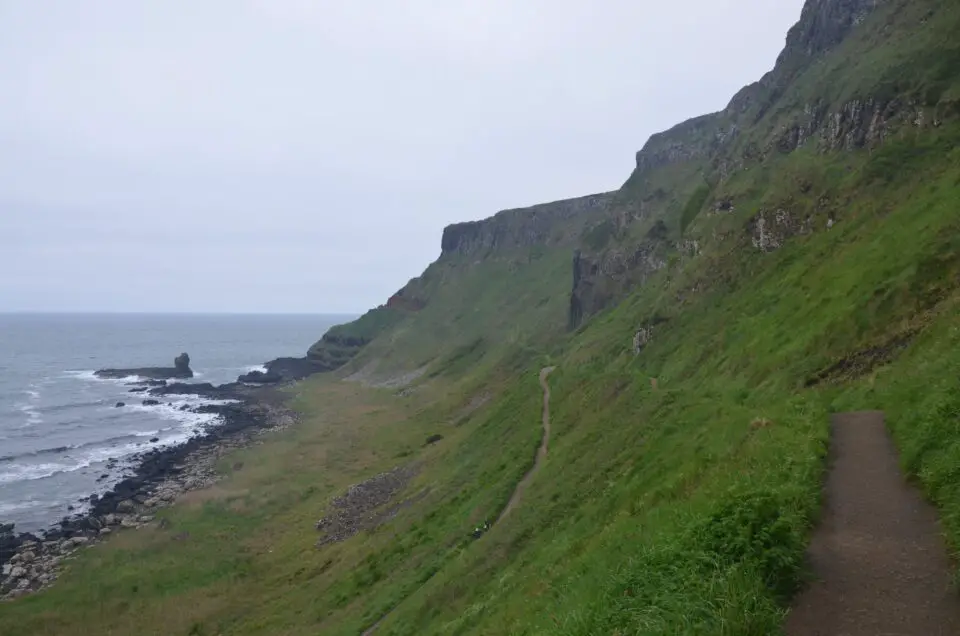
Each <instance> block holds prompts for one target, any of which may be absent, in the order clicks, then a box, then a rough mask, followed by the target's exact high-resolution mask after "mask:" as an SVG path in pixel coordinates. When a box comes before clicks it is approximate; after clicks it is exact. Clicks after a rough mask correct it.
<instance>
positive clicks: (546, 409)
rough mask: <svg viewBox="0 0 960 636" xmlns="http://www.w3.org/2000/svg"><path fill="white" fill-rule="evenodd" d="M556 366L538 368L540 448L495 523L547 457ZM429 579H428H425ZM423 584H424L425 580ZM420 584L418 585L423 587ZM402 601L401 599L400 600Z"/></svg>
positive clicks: (374, 627)
mask: <svg viewBox="0 0 960 636" xmlns="http://www.w3.org/2000/svg"><path fill="white" fill-rule="evenodd" d="M554 369H556V367H545V368H543V369H540V388H541V389H543V415H542V416H541V420H540V421H541V422H542V423H543V437H542V438H541V440H540V448H539V450H537V457H536V459H535V460H534V461H533V466H532V467H531V468H530V470H529V471H527V474H526V475H524V476H523V479H521V480H520V482H519V483H518V484H517V487H516V488H514V490H513V494H512V495H511V496H510V501H509V502H507V506H506V507H505V508H504V509H503V512H501V513H500V516H499V517H497V523H499V522H500V521H502V520H503V518H504V517H506V516H507V515H508V514H509V513H510V511H511V510H513V509H514V508H515V507H516V506H517V504H519V503H520V498H521V496H522V495H523V492H524V491H525V490H526V489H527V486H529V485H530V482H531V481H533V476H534V475H535V474H536V472H537V470H538V469H539V468H540V465H541V464H542V463H543V460H544V459H546V458H547V449H548V448H549V445H550V385H549V384H548V383H547V378H548V377H549V376H550V374H551V373H553V370H554ZM427 580H428V581H429V579H427ZM423 585H426V581H425V582H424V584H423ZM423 585H421V586H420V587H423ZM401 602H402V601H401ZM391 612H393V610H390V611H389V612H387V613H386V614H384V615H383V616H382V617H381V618H380V620H378V621H377V622H376V623H374V624H373V625H371V626H370V627H368V628H367V629H366V631H364V632H363V634H362V636H372V634H374V633H375V632H376V631H377V628H378V627H380V624H381V623H383V621H385V620H386V619H387V617H388V616H390V613H391Z"/></svg>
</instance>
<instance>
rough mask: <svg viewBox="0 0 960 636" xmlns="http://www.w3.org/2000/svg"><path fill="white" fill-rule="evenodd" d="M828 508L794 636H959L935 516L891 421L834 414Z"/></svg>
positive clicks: (795, 615) (789, 625) (957, 607)
mask: <svg viewBox="0 0 960 636" xmlns="http://www.w3.org/2000/svg"><path fill="white" fill-rule="evenodd" d="M830 455H831V456H830V462H831V463H830V467H829V474H828V477H827V482H826V487H825V501H824V508H823V512H822V517H821V520H820V524H819V526H818V528H817V529H816V530H815V531H814V534H813V538H812V541H811V544H810V549H809V558H810V564H811V566H812V568H813V572H814V575H815V580H814V581H813V582H812V583H811V585H810V587H809V588H808V589H806V590H805V591H804V592H803V593H801V594H800V595H799V596H798V597H797V599H796V600H795V602H794V605H793V608H792V609H791V611H790V614H789V616H788V617H787V621H786V629H785V631H786V634H787V635H788V636H948V635H949V636H957V635H958V634H960V595H958V594H957V592H956V591H955V590H954V589H953V588H952V586H951V569H952V568H951V563H950V561H949V559H948V557H947V551H946V546H945V544H944V541H943V538H942V535H941V532H940V527H939V522H938V518H937V513H936V510H935V509H934V508H933V506H931V505H930V504H929V503H927V502H926V501H924V500H923V498H922V497H921V494H920V492H919V491H918V490H917V489H915V488H913V487H912V486H910V485H909V484H907V482H906V480H905V479H904V477H903V475H902V474H901V472H900V468H899V466H898V464H897V452H896V449H895V448H894V445H893V443H892V441H891V439H890V437H889V435H888V433H887V430H886V426H885V424H884V417H883V413H881V412H876V411H872V412H862V413H842V414H838V415H834V416H833V418H832V420H831V450H830Z"/></svg>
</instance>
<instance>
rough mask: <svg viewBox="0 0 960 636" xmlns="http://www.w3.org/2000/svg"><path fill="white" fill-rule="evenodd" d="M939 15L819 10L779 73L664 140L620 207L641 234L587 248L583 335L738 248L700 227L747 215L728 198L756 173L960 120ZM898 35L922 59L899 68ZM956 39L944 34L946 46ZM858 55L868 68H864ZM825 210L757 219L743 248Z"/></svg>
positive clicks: (766, 244)
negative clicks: (707, 255)
mask: <svg viewBox="0 0 960 636" xmlns="http://www.w3.org/2000/svg"><path fill="white" fill-rule="evenodd" d="M923 5H927V6H926V7H924V6H923ZM934 6H936V5H935V4H934V3H932V2H931V3H926V2H913V3H911V2H905V1H903V0H808V2H807V3H806V5H805V6H804V8H803V11H802V14H801V17H800V20H799V22H798V23H797V24H796V25H795V26H794V27H793V28H792V29H791V30H790V32H789V34H788V35H787V39H786V45H785V47H784V49H783V52H782V53H781V54H780V56H779V57H778V58H777V62H776V65H775V67H774V68H773V70H771V71H770V72H769V73H767V74H766V75H765V76H764V77H763V78H762V79H761V80H760V81H758V82H756V83H754V84H751V85H750V86H747V87H745V88H743V89H742V90H741V91H739V92H738V93H737V94H736V95H735V96H734V97H733V99H731V101H730V103H729V104H728V106H727V107H726V108H725V109H724V110H723V111H721V112H718V113H714V114H711V115H706V116H702V117H698V118H695V119H691V120H689V121H687V122H684V123H682V124H679V125H678V126H675V127H674V128H672V129H670V130H668V131H665V132H663V133H659V134H656V135H653V136H652V137H651V138H650V139H649V141H648V142H647V143H646V144H645V145H644V146H643V148H642V149H641V150H640V151H639V152H638V153H637V156H636V168H635V170H634V171H633V174H632V175H631V176H630V179H629V180H628V181H627V182H626V183H625V184H624V187H623V188H622V190H621V191H620V194H619V196H618V197H617V199H616V200H617V201H618V206H619V207H620V208H621V209H624V208H630V207H633V208H639V207H642V208H643V209H644V213H643V214H639V215H627V216H626V219H627V223H628V224H633V225H635V226H636V228H635V229H633V230H631V229H629V228H626V229H625V228H622V227H621V231H620V232H619V236H620V237H621V238H620V240H618V241H614V242H613V243H611V244H608V245H606V246H604V247H603V248H601V249H591V248H590V247H589V246H584V249H583V250H582V251H581V252H580V253H579V254H578V255H577V257H576V258H575V259H574V263H573V268H574V272H573V281H574V284H573V290H572V294H571V300H570V316H569V321H570V324H571V326H576V325H578V324H579V323H580V322H581V321H582V320H583V319H584V318H585V317H586V316H589V315H590V314H591V313H594V312H596V311H598V310H600V309H602V308H604V307H606V306H608V305H609V304H611V303H612V302H615V301H616V299H617V298H619V297H621V296H622V295H623V294H624V293H625V292H626V291H628V290H629V289H631V288H632V287H634V286H636V285H642V284H644V283H645V282H646V281H647V280H648V279H649V277H650V276H651V275H652V274H653V273H655V272H656V271H658V270H659V269H662V268H663V267H664V266H665V263H666V261H668V260H669V259H670V258H688V257H691V256H696V255H698V254H699V253H700V251H701V246H702V245H703V244H704V243H705V242H710V241H712V240H715V239H718V238H719V239H725V238H728V237H727V236H726V235H722V236H719V237H718V236H713V235H711V236H696V233H694V235H693V236H688V235H687V234H689V230H688V227H689V224H690V222H691V220H692V219H695V218H696V217H697V216H698V214H699V212H700V211H701V209H709V211H710V213H711V214H732V213H733V211H734V210H735V209H737V208H738V207H740V206H739V204H740V203H741V202H742V201H739V200H737V197H735V196H731V195H728V194H726V192H725V190H726V184H727V183H729V182H731V181H732V180H735V179H737V178H740V177H738V175H741V174H743V173H744V172H745V171H749V170H751V168H753V167H756V166H763V165H766V164H769V163H770V162H772V161H775V160H776V158H777V157H783V156H785V155H790V154H792V153H795V152H797V151H798V150H801V149H804V150H808V151H809V150H812V151H814V152H817V153H834V152H839V151H857V150H862V149H876V148H878V147H879V146H880V145H881V144H884V143H885V142H887V141H888V140H890V139H892V138H894V137H895V136H897V135H898V134H900V133H901V132H902V131H905V130H917V129H923V128H926V129H933V128H937V127H939V126H941V125H942V123H943V122H945V121H947V120H949V119H952V118H956V117H957V116H960V99H957V96H956V94H955V93H954V92H952V90H953V89H952V87H954V86H955V80H956V77H957V68H958V64H960V41H957V40H956V39H955V38H954V39H953V40H952V41H951V40H947V41H944V42H942V44H941V46H940V48H939V50H937V54H936V55H931V54H930V50H929V49H930V46H929V44H927V43H926V42H925V41H924V39H925V38H928V39H932V38H935V37H937V36H935V35H931V34H925V33H924V30H925V29H926V27H927V25H928V24H932V23H933V21H934V20H935V19H936V17H937V15H936V13H937V11H938V10H940V9H937V8H930V7H934ZM948 10H949V9H944V11H948ZM887 32H897V33H906V34H908V37H906V38H902V40H903V42H902V43H901V46H902V48H903V49H904V50H906V51H910V50H911V48H913V49H916V52H915V53H913V55H907V54H903V55H902V56H901V58H900V59H892V58H891V57H890V49H891V46H890V44H889V43H887V42H886V41H885V40H884V38H883V37H881V36H880V35H879V34H882V33H887ZM948 32H949V29H943V33H942V34H941V36H940V37H943V36H944V35H945V34H947V33H948ZM947 37H949V36H948V35H947ZM854 39H855V42H853V43H851V40H854ZM844 47H846V49H844ZM841 49H844V50H841ZM852 55H857V56H859V57H858V58H857V59H858V62H859V65H856V64H853V63H852V61H851V59H850V56H852ZM751 178H754V179H756V178H759V177H751ZM758 187H759V185H758ZM807 187H809V185H808V186H807ZM701 189H702V190H703V192H702V193H700V194H702V195H703V196H702V197H701V196H700V194H698V191H699V190H701ZM664 193H666V194H665V195H664ZM807 194H808V193H806V192H801V193H798V197H799V198H802V197H804V196H806V195H807ZM658 195H659V196H658ZM698 197H699V198H698ZM788 198H790V197H788ZM821 207H822V206H821ZM818 210H819V212H822V214H821V216H823V217H824V218H819V217H818V214H819V212H818V211H815V212H813V213H811V212H807V211H803V212H801V211H800V210H797V209H792V208H791V204H790V201H789V200H788V201H784V202H783V203H782V205H778V207H776V208H774V209H767V208H759V209H756V210H755V211H754V214H753V215H752V216H751V217H750V218H749V220H748V221H747V222H746V224H745V225H744V226H743V229H742V232H741V234H742V235H743V238H744V239H745V240H744V241H743V245H745V246H752V247H754V248H756V249H761V250H763V251H770V250H773V249H778V248H779V247H781V246H782V245H783V244H784V241H785V240H787V239H789V238H790V237H791V236H794V235H797V234H804V233H809V232H811V231H816V230H817V229H820V228H825V227H827V226H828V224H832V223H833V222H834V219H833V218H832V217H831V216H830V211H829V210H826V209H819V208H818ZM658 222H663V223H665V224H666V226H667V227H668V228H669V232H667V233H666V234H662V235H661V236H650V235H649V234H648V233H647V232H646V229H647V228H650V227H652V225H653V224H654V223H658ZM694 243H696V244H695V245H694Z"/></svg>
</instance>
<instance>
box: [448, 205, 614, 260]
mask: <svg viewBox="0 0 960 636" xmlns="http://www.w3.org/2000/svg"><path fill="white" fill-rule="evenodd" d="M614 196H615V193H611V192H607V193H603V194H592V195H589V196H585V197H579V198H576V199H566V200H563V201H554V202H552V203H543V204H540V205H535V206H532V207H529V208H518V209H513V210H504V211H502V212H499V213H497V214H496V215H495V216H493V217H491V218H489V219H485V220H483V221H470V222H467V223H457V224H455V225H449V226H447V227H446V228H445V229H444V230H443V238H442V240H441V242H440V247H441V250H442V256H449V255H453V254H458V255H471V256H484V255H486V254H487V253H489V252H490V251H491V250H504V249H511V248H517V247H529V246H531V245H563V244H564V243H566V242H572V241H573V240H574V239H575V238H576V237H578V236H579V234H580V232H581V231H582V229H583V226H584V223H583V220H584V219H587V218H590V217H593V216H599V215H602V214H603V213H605V212H607V211H609V209H610V207H611V205H612V203H613V200H614ZM572 219H578V220H579V222H577V223H571V224H569V227H564V222H565V221H569V220H572Z"/></svg>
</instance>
